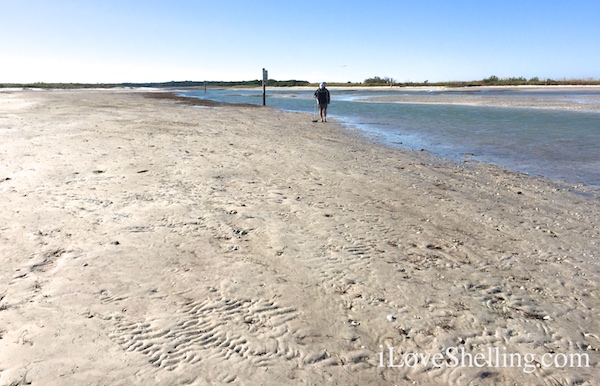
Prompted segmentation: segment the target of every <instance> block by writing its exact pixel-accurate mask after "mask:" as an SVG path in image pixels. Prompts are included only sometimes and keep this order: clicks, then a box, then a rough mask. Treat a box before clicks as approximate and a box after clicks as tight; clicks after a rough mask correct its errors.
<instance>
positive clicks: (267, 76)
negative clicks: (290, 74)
mask: <svg viewBox="0 0 600 386" xmlns="http://www.w3.org/2000/svg"><path fill="white" fill-rule="evenodd" d="M268 79H269V75H268V71H267V70H265V69H264V68H263V80H262V86H263V106H266V105H267V80H268Z"/></svg>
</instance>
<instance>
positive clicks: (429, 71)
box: [0, 0, 600, 83]
mask: <svg viewBox="0 0 600 386" xmlns="http://www.w3.org/2000/svg"><path fill="white" fill-rule="evenodd" d="M0 15H1V17H0V83H8V82H85V83H102V82H114V83H120V82H163V81H171V80H195V81H202V80H252V79H259V78H261V77H262V74H261V71H262V70H261V69H262V68H263V67H264V68H266V69H267V70H269V77H270V78H271V79H278V80H288V79H299V80H308V81H310V82H320V81H329V82H347V81H353V82H361V81H363V80H365V79H367V78H370V77H373V76H380V77H391V78H393V79H395V80H397V81H400V82H406V81H415V82H422V81H425V80H429V81H430V82H434V81H449V80H474V79H483V78H487V77H489V76H491V75H496V76H498V77H500V78H503V77H513V76H514V77H519V76H523V77H525V78H531V77H534V76H537V77H539V78H540V79H545V78H553V79H563V78H568V79H569V78H595V79H600V48H599V47H600V21H599V20H600V19H599V15H600V1H598V0H563V1H560V0H546V1H542V0H539V1H535V0H440V1H432V0H410V1H409V0H370V1H354V0H317V1H314V0H277V1H275V0H273V1H267V0H264V1H261V0H212V1H204V0H164V1H159V0H0Z"/></svg>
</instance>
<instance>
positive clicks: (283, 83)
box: [0, 79, 310, 89]
mask: <svg viewBox="0 0 600 386" xmlns="http://www.w3.org/2000/svg"><path fill="white" fill-rule="evenodd" d="M204 84H205V82H204V81H201V82H198V81H190V80H186V81H180V82H176V81H171V82H161V83H96V84H91V83H43V82H36V83H26V84H19V83H0V88H9V87H12V88H41V89H52V88H53V89H75V88H115V87H132V88H133V87H136V88H137V87H155V88H194V87H195V88H201V87H204ZM261 85H262V81H261V80H246V81H238V82H221V81H207V82H206V86H207V87H259V86H261ZM268 85H269V87H293V86H309V85H310V83H309V82H307V81H305V80H274V79H269V82H268Z"/></svg>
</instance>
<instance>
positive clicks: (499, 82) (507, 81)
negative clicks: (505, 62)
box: [362, 75, 600, 87]
mask: <svg viewBox="0 0 600 386" xmlns="http://www.w3.org/2000/svg"><path fill="white" fill-rule="evenodd" d="M362 85H365V86H396V87H408V86H411V87H419V86H446V87H474V86H525V85H528V86H565V85H570V86H573V85H574V86H584V85H586V86H590V85H593V86H600V80H597V79H562V80H554V79H543V80H542V79H540V78H538V77H533V78H530V79H526V78H524V77H522V76H521V77H518V78H516V77H513V78H502V79H501V78H498V77H497V76H495V75H492V76H490V77H489V78H485V79H482V80H472V81H455V82H436V83H430V82H429V81H428V80H426V81H424V82H395V81H394V80H393V79H391V78H381V77H378V76H375V77H373V78H368V79H365V81H364V82H363V83H362Z"/></svg>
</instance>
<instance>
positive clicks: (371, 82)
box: [0, 75, 600, 89]
mask: <svg viewBox="0 0 600 386" xmlns="http://www.w3.org/2000/svg"><path fill="white" fill-rule="evenodd" d="M204 85H205V82H204V81H189V80H188V81H177V82H176V81H171V82H161V83H96V84H90V83H43V82H37V83H27V84H18V83H0V89H1V88H41V89H76V88H114V87H132V88H138V87H154V88H203V87H204ZM261 85H262V81H261V80H258V79H257V80H247V81H235V82H221V81H207V82H206V86H207V87H212V88H214V87H260V86H261ZM267 85H268V86H269V87H294V86H311V87H317V86H318V84H316V83H309V82H308V81H305V80H275V79H269V82H268V84H267ZM327 85H328V86H330V87H332V86H335V87H362V86H388V87H390V86H392V87H424V86H427V87H431V86H446V87H475V86H523V85H529V86H559V85H574V86H589V85H593V86H600V80H598V79H562V80H554V79H539V78H538V77H533V78H530V79H526V78H524V77H522V76H521V77H518V78H498V77H497V76H495V75H492V76H490V77H489V78H485V79H482V80H472V81H450V82H429V81H428V80H425V81H424V82H397V81H396V80H394V79H392V78H388V77H383V78H382V77H379V76H374V77H372V78H368V79H365V80H364V81H363V82H361V83H353V82H347V83H334V82H330V83H327Z"/></svg>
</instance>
